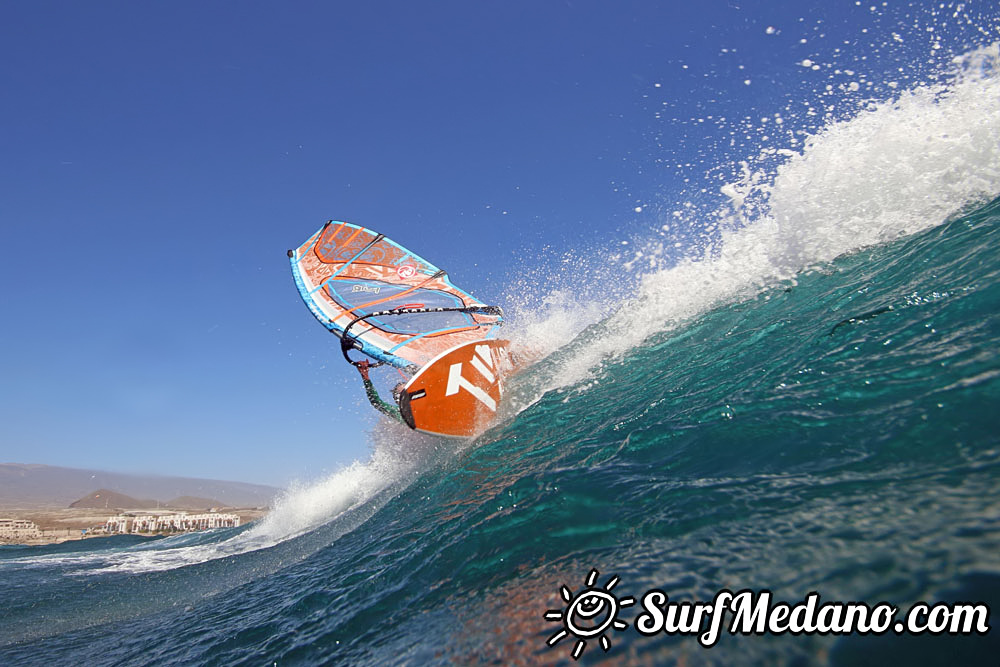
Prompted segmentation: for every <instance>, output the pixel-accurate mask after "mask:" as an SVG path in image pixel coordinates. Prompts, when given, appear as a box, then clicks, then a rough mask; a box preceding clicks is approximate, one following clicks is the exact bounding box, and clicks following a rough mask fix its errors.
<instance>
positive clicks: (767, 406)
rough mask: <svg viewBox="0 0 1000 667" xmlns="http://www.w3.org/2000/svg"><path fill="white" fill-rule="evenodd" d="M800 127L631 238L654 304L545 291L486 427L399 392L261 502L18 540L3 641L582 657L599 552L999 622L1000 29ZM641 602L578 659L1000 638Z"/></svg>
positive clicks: (683, 595) (675, 578) (446, 657)
mask: <svg viewBox="0 0 1000 667" xmlns="http://www.w3.org/2000/svg"><path fill="white" fill-rule="evenodd" d="M774 157H775V156H774V154H773V153H772V154H771V155H770V156H769V157H768V159H771V158H774ZM777 157H778V158H780V159H779V160H778V164H777V166H774V167H767V165H766V164H765V163H762V162H758V163H754V162H748V163H747V164H746V165H745V169H744V172H743V175H744V177H743V178H741V179H735V180H733V181H732V182H731V183H728V184H727V186H726V187H725V188H724V189H723V191H724V192H726V193H727V195H728V197H729V200H728V202H727V203H726V204H725V206H724V207H723V208H720V209H718V210H717V211H715V212H714V215H713V216H712V219H713V220H716V221H718V222H719V224H717V225H716V226H715V227H714V228H711V229H708V228H699V229H701V230H702V231H703V232H704V234H703V235H702V236H701V237H700V238H703V239H704V241H705V242H704V243H702V244H701V245H699V246H698V252H697V253H694V254H688V255H685V256H683V257H676V256H674V257H671V256H668V255H669V252H668V251H669V249H670V248H673V247H675V245H674V243H675V238H677V237H674V236H671V234H674V233H675V230H674V228H672V229H671V230H668V232H669V233H667V234H666V235H662V234H661V235H657V236H656V237H655V238H653V239H652V240H648V242H647V243H646V244H645V245H643V246H641V247H639V248H638V249H637V250H635V251H634V252H635V255H634V256H630V257H624V256H623V257H622V258H620V261H624V262H627V263H629V264H630V266H632V267H634V268H635V271H634V276H635V278H634V281H633V282H631V283H629V284H628V285H627V291H628V292H629V293H630V296H629V298H628V300H627V302H625V304H624V305H621V303H620V302H619V304H618V305H617V306H616V307H610V308H609V307H607V304H595V306H594V308H593V309H589V310H588V309H587V308H573V309H570V308H567V307H565V306H562V307H561V306H559V305H558V300H550V301H549V302H548V305H546V306H544V307H542V306H540V307H539V308H538V310H536V311H535V312H532V313H530V318H525V319H530V320H531V322H532V323H531V324H530V325H527V324H526V325H525V326H524V327H523V330H522V331H521V333H520V334H519V335H520V336H521V341H520V342H521V343H523V344H529V345H534V346H536V347H537V348H538V349H540V350H541V351H542V352H543V353H544V358H543V359H542V360H541V361H539V362H538V363H536V364H535V365H534V366H532V367H530V368H529V369H528V370H527V371H526V372H525V373H523V374H521V375H519V376H517V377H515V378H514V379H513V380H512V382H511V385H510V387H509V393H508V400H507V407H506V413H505V414H504V415H503V418H502V419H501V420H500V422H499V423H498V424H497V425H496V426H495V427H494V428H492V429H491V430H490V431H488V432H487V433H485V434H484V435H483V436H481V437H480V438H478V439H477V440H476V441H474V442H471V443H462V444H456V443H454V442H450V441H448V442H445V441H440V440H436V439H433V438H429V437H414V435H413V434H411V433H409V432H407V431H406V430H405V429H403V428H402V427H396V426H394V425H391V424H385V425H381V426H380V427H378V428H376V429H375V430H374V431H373V432H372V434H371V438H372V448H373V449H372V457H371V459H370V460H368V461H364V462H358V463H355V464H353V465H351V466H348V467H345V468H343V469H341V470H339V471H338V472H336V473H334V474H333V475H331V476H330V477H328V478H326V479H321V480H314V481H312V482H308V483H304V484H302V485H300V486H299V487H297V488H293V489H291V490H290V491H289V492H288V494H287V495H286V496H285V497H284V498H283V499H282V500H281V502H280V503H278V504H277V506H276V507H275V508H274V510H273V511H272V512H271V514H270V515H269V516H268V517H266V518H265V519H264V520H262V521H261V522H259V523H256V524H253V525H250V526H245V527H242V528H239V529H232V530H216V531H210V532H204V533H195V534H187V535H182V536H176V537H168V538H162V539H149V538H135V537H111V538H105V539H94V540H86V541H80V542H68V543H65V544H61V545H57V546H49V547H10V546H8V547H0V584H2V587H3V592H2V598H0V599H2V605H0V664H3V665H64V664H79V665H124V664H129V665H132V664H157V665H160V664H168V665H200V664H218V665H270V664H278V665H297V664H303V665H311V664H322V663H334V664H352V665H391V664H428V663H431V664H452V663H454V664H470V663H480V662H485V663H494V664H535V663H566V664H575V663H574V659H573V657H572V656H571V650H572V648H573V646H574V639H573V638H566V639H562V640H561V641H559V642H557V643H556V644H555V645H554V646H553V645H549V644H548V643H547V642H548V640H549V638H550V637H552V636H553V635H554V634H556V633H557V632H558V631H559V630H560V628H562V627H563V621H560V620H558V619H556V620H553V619H551V618H546V617H545V615H546V612H548V611H550V610H560V609H565V607H566V601H565V600H564V599H563V598H562V597H561V595H560V591H561V588H562V587H564V586H565V587H566V589H567V590H568V591H570V592H571V593H575V592H578V591H580V590H581V589H583V588H584V587H585V586H586V585H587V581H588V576H589V573H590V572H591V570H592V569H596V570H598V572H599V575H598V577H597V578H596V579H595V580H594V581H595V582H596V584H597V585H599V586H605V582H607V581H609V580H610V579H611V578H612V577H617V578H618V580H617V585H616V586H615V587H614V593H615V595H617V596H618V597H619V598H624V597H626V596H632V597H635V598H639V597H640V596H641V595H642V593H644V592H645V591H647V590H650V589H654V588H656V589H661V590H663V591H664V592H666V593H667V594H668V595H669V596H670V599H671V600H678V601H680V600H689V601H710V600H712V598H713V596H714V595H715V594H716V592H718V591H719V590H721V589H724V588H728V589H730V590H734V591H735V590H739V589H752V590H764V589H767V590H769V591H771V592H772V593H773V595H774V596H775V598H776V599H779V600H786V601H789V602H797V601H801V600H802V599H803V598H804V597H805V596H806V595H807V594H809V593H810V592H813V591H815V592H818V593H819V594H820V596H821V598H822V600H823V601H842V602H851V601H854V602H865V603H868V604H869V605H874V604H876V603H879V602H883V601H885V602H889V603H891V604H893V605H895V606H897V607H899V608H900V609H901V610H903V611H905V610H906V609H908V608H909V606H910V605H912V604H913V603H915V602H917V601H927V602H935V601H946V602H977V603H986V604H989V605H990V608H991V610H992V615H991V617H990V619H989V622H990V625H991V627H992V626H995V625H996V624H997V618H996V613H997V610H1000V199H998V198H997V196H998V195H1000V79H998V67H997V47H996V45H993V46H992V47H987V48H985V49H984V50H982V51H978V52H973V53H970V54H969V55H968V57H967V58H966V59H965V60H963V61H962V63H959V64H958V66H957V68H956V70H955V72H954V73H953V74H952V75H951V76H948V77H940V78H937V79H935V80H934V81H932V82H928V83H927V84H925V85H918V86H913V87H910V88H907V89H906V90H902V89H901V90H899V91H898V92H897V93H896V94H894V95H892V96H891V97H887V98H886V99H884V100H882V101H879V102H875V103H872V104H870V105H869V106H868V107H866V108H865V109H863V110H862V111H861V112H859V113H855V114H849V115H847V116H845V117H836V118H831V119H828V120H826V121H824V122H823V123H820V125H819V127H817V128H815V129H814V131H812V132H811V134H810V136H809V137H808V139H807V140H806V141H804V142H803V143H802V145H800V146H799V148H798V149H797V150H795V151H790V152H789V154H787V155H778V156H777ZM695 209H697V207H695ZM701 213H703V211H702V212H699V211H697V210H694V211H691V212H685V213H683V214H682V215H679V216H674V218H672V219H673V220H675V221H676V222H675V223H672V224H673V225H674V227H675V228H676V229H677V230H679V231H676V233H677V234H681V235H683V232H684V230H690V229H692V227H691V226H690V225H688V226H685V223H684V221H685V219H686V218H687V217H688V216H690V218H692V219H694V218H696V217H699V215H700V214H701ZM665 248H666V249H667V250H666V251H665V250H664V249H665ZM608 261H609V262H610V261H611V260H610V259H609V260H608ZM290 298H292V297H291V296H290ZM581 311H583V312H586V313H589V314H590V319H589V321H587V320H586V319H584V320H582V321H581V320H579V319H577V320H573V317H574V316H576V317H579V313H580V312H581ZM574 313H575V314H576V315H574ZM595 313H596V315H595ZM514 319H515V321H516V320H517V318H516V317H515V318H514ZM571 320H573V321H571ZM567 330H572V331H573V333H574V334H575V335H573V336H567V337H566V338H565V339H560V338H559V337H558V336H557V335H556V334H554V333H553V332H554V331H567ZM639 613H640V607H639V605H634V606H632V607H627V608H625V607H623V608H621V609H620V610H619V615H618V618H619V619H620V620H621V621H623V622H624V623H625V624H627V627H626V628H624V629H615V628H610V629H608V631H607V632H606V633H604V636H605V638H606V639H607V640H609V645H608V648H607V651H605V650H604V649H603V648H602V647H601V646H600V645H599V643H598V641H597V639H596V638H594V639H593V640H592V641H589V642H588V644H587V645H586V647H585V649H584V651H583V653H582V655H581V656H580V658H579V663H584V664H592V663H599V662H604V663H608V664H618V663H630V664H657V665H659V664H681V665H688V664H833V665H859V664H872V665H876V664H877V665H882V664H887V663H889V662H893V663H895V664H997V661H998V656H1000V630H998V629H996V628H995V627H994V628H993V629H991V631H990V632H989V633H988V634H986V635H972V636H949V635H940V636H928V635H924V636H913V635H907V634H902V635H897V634H895V633H893V632H889V633H888V634H886V635H884V636H863V635H858V634H853V635H847V636H834V635H827V636H820V635H798V636H793V635H790V634H783V635H773V634H769V635H764V636H742V635H731V634H728V633H723V635H722V636H721V637H720V639H719V641H718V643H717V644H716V645H715V646H714V647H712V648H708V649H706V648H703V647H702V646H701V645H700V644H699V643H698V641H697V638H696V637H692V636H670V635H666V634H660V635H657V636H652V637H646V636H643V635H641V634H639V633H638V632H636V630H635V627H634V621H635V618H636V616H637V615H638V614H639Z"/></svg>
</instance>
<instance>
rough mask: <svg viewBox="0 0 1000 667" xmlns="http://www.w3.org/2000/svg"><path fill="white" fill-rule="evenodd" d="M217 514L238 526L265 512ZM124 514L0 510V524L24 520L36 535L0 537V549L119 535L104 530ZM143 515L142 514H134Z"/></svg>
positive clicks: (115, 511) (235, 510)
mask: <svg viewBox="0 0 1000 667" xmlns="http://www.w3.org/2000/svg"><path fill="white" fill-rule="evenodd" d="M218 509H219V511H220V512H225V513H228V514H235V515H237V516H239V518H240V525H245V524H247V523H250V522H251V521H256V520H257V519H260V518H261V517H263V516H265V515H266V514H267V509H266V508H250V507H242V508H218ZM127 511H128V510H119V509H114V508H112V509H107V510H103V509H92V508H71V507H50V508H38V507H31V508H18V507H0V520H2V519H15V520H27V521H30V522H32V523H33V524H35V526H37V528H38V530H39V535H38V536H37V537H32V538H15V539H6V538H2V537H0V545H26V546H42V545H46V544H59V543H62V542H68V541H70V540H81V539H89V538H94V537H110V536H112V535H116V534H117V535H120V534H121V533H109V532H106V531H105V530H104V526H105V525H106V524H107V521H108V519H111V518H114V517H117V516H120V515H121V514H123V513H125V512H127ZM138 512H144V510H138ZM128 534H130V535H142V536H146V537H150V536H155V535H168V534H173V533H171V532H169V531H155V532H146V531H143V532H134V533H133V532H129V533H128Z"/></svg>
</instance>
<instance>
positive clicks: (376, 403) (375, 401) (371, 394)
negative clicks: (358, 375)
mask: <svg viewBox="0 0 1000 667" xmlns="http://www.w3.org/2000/svg"><path fill="white" fill-rule="evenodd" d="M362 382H364V385H365V395H366V396H367V397H368V402H369V403H371V404H372V407H373V408H375V409H376V410H378V411H379V412H381V413H382V414H384V415H385V416H386V417H391V418H393V419H395V420H396V421H398V422H402V421H403V416H402V415H400V414H399V408H398V407H397V406H395V405H393V404H392V403H387V402H386V401H383V400H382V397H381V396H379V395H378V391H376V389H375V385H373V384H372V381H371V380H369V379H368V378H362Z"/></svg>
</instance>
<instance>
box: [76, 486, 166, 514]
mask: <svg viewBox="0 0 1000 667" xmlns="http://www.w3.org/2000/svg"><path fill="white" fill-rule="evenodd" d="M159 505H160V503H158V502H157V501H155V500H137V499H135V498H133V497H131V496H126V495H125V494H124V493H118V492H117V491H111V490H110V489H98V490H97V491H94V492H93V493H90V494H87V495H86V496H84V497H83V498H80V499H79V500H77V501H75V502H72V503H70V504H69V506H70V507H85V508H88V509H153V508H155V507H159Z"/></svg>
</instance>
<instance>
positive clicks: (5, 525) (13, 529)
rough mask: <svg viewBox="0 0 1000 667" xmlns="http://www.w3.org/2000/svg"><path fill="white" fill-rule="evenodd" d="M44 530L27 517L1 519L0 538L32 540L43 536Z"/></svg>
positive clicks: (5, 539)
mask: <svg viewBox="0 0 1000 667" xmlns="http://www.w3.org/2000/svg"><path fill="white" fill-rule="evenodd" d="M41 535H42V531H40V530H38V526H36V525H35V522H34V521H28V520H27V519H0V540H4V541H10V540H32V539H38V538H39V537H41Z"/></svg>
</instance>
